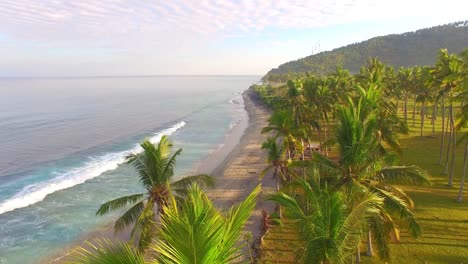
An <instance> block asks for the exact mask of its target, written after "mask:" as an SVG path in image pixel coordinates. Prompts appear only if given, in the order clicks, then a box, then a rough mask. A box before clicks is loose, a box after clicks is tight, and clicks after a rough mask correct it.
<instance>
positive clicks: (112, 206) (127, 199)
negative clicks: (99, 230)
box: [96, 193, 145, 215]
mask: <svg viewBox="0 0 468 264" xmlns="http://www.w3.org/2000/svg"><path fill="white" fill-rule="evenodd" d="M144 195H145V194H144V193H139V194H133V195H128V196H124V197H120V198H117V199H114V200H111V201H108V202H107V203H104V204H103V205H101V206H100V207H99V209H98V210H97V212H96V215H105V214H107V213H109V211H114V210H119V209H122V208H124V207H126V206H127V205H129V204H134V203H136V202H137V201H138V200H141V199H142V198H143V196H144Z"/></svg>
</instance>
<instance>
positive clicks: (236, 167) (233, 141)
mask: <svg viewBox="0 0 468 264" xmlns="http://www.w3.org/2000/svg"><path fill="white" fill-rule="evenodd" d="M242 97H243V100H244V109H245V111H246V112H247V114H246V118H242V119H241V122H240V123H239V124H238V125H237V126H235V127H233V129H232V131H231V132H230V133H229V134H227V138H226V139H225V142H223V145H222V146H221V147H219V148H217V149H215V150H214V151H213V152H211V153H210V154H209V155H208V156H206V157H205V158H203V159H202V160H200V161H199V162H197V163H196V164H195V165H194V168H193V169H192V170H191V171H190V173H208V174H210V175H212V176H213V177H214V178H215V181H216V185H215V187H214V188H213V189H210V190H208V195H209V197H210V198H211V199H212V200H213V202H214V204H215V206H217V207H218V208H220V209H222V210H227V209H228V208H229V207H230V206H232V205H233V204H234V203H236V202H240V201H241V200H243V199H244V198H245V197H247V195H248V194H249V193H250V192H251V191H252V190H253V188H255V187H256V186H257V185H258V184H259V183H260V181H259V180H258V176H259V175H260V172H261V171H262V170H263V169H264V168H265V166H266V165H265V162H266V154H265V153H263V150H261V143H262V142H263V138H264V137H265V136H264V135H261V134H260V131H261V129H262V128H263V127H264V126H265V125H266V124H267V123H266V122H267V119H268V118H269V110H268V109H267V108H266V107H265V106H263V104H262V103H261V102H260V101H259V99H258V98H256V95H255V93H254V92H253V91H252V90H251V89H247V90H245V91H244V92H243V93H242ZM270 178H271V177H268V176H265V178H264V179H263V185H262V187H263V190H262V193H263V192H264V191H265V190H269V189H270V188H274V180H273V179H270ZM263 208H265V209H267V210H268V211H271V210H273V208H274V206H273V204H272V203H271V204H270V203H268V202H264V201H263V199H261V195H260V196H259V198H258V201H257V206H256V208H255V211H254V212H253V214H252V217H251V219H250V220H249V221H248V223H247V224H246V227H245V230H246V231H249V232H252V234H253V237H254V241H256V240H258V239H259V237H260V236H261V234H262V223H261V218H262V211H261V210H262V209H263ZM130 230H131V229H130V228H129V229H128V230H124V231H122V232H120V233H118V234H115V235H114V229H113V221H112V222H109V223H105V224H103V225H102V226H99V227H97V228H96V229H94V230H90V232H88V233H86V234H84V235H83V236H82V237H80V238H78V239H77V240H76V242H75V243H71V244H70V245H68V246H65V247H64V248H62V249H58V251H61V252H60V253H57V254H52V255H50V256H47V257H45V258H44V259H41V260H40V261H39V262H38V263H40V264H45V263H54V264H59V263H63V262H64V261H66V260H67V256H68V254H69V253H70V251H71V250H72V249H73V248H75V247H77V246H80V245H83V244H84V243H86V242H87V241H95V240H96V239H109V240H128V239H129V237H130ZM244 250H248V249H246V248H245V249H244Z"/></svg>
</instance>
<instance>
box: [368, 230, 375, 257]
mask: <svg viewBox="0 0 468 264" xmlns="http://www.w3.org/2000/svg"><path fill="white" fill-rule="evenodd" d="M367 256H369V257H372V256H374V250H373V249H372V232H371V231H370V230H369V231H367Z"/></svg>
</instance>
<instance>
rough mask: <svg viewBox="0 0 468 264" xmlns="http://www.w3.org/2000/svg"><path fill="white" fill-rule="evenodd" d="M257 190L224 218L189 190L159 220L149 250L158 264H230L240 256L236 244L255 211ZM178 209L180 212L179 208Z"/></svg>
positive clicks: (199, 193) (201, 195)
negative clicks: (181, 199) (152, 252)
mask: <svg viewBox="0 0 468 264" xmlns="http://www.w3.org/2000/svg"><path fill="white" fill-rule="evenodd" d="M259 192H260V186H257V187H256V188H255V189H254V190H253V191H252V193H251V194H250V195H249V196H247V198H246V199H245V200H244V201H243V202H242V203H240V204H237V205H234V206H233V207H231V209H230V210H229V211H228V213H227V214H223V213H221V212H220V211H219V210H217V209H216V208H215V207H214V206H213V202H212V201H210V199H209V198H208V196H207V195H206V194H205V193H204V192H203V191H202V190H201V189H200V188H199V187H198V186H197V185H194V186H192V187H191V188H190V189H189V191H188V197H187V199H186V200H185V201H183V202H182V203H180V205H175V204H172V205H169V206H168V207H166V208H167V209H166V210H167V212H166V213H165V214H164V215H163V216H162V217H161V225H160V227H159V228H158V230H159V232H158V234H159V238H160V239H159V240H158V241H157V242H156V244H155V246H154V247H153V248H154V250H155V251H156V252H157V253H158V254H157V256H156V259H157V260H158V263H162V264H185V263H187V264H189V263H200V264H211V263H232V262H234V260H238V258H239V257H240V256H241V252H240V249H241V248H242V246H243V245H242V244H239V240H240V238H241V235H242V229H243V226H244V224H245V223H246V221H247V220H248V219H249V218H250V215H251V213H252V211H253V209H254V208H255V201H256V197H257V196H258V194H259ZM179 206H180V208H179Z"/></svg>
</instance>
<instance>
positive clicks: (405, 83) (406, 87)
mask: <svg viewBox="0 0 468 264" xmlns="http://www.w3.org/2000/svg"><path fill="white" fill-rule="evenodd" d="M397 77H398V86H399V89H400V90H401V92H402V93H403V100H404V102H403V116H404V118H405V122H408V98H409V96H410V94H411V91H412V86H413V70H412V68H400V69H399V71H398V75H397Z"/></svg>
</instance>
